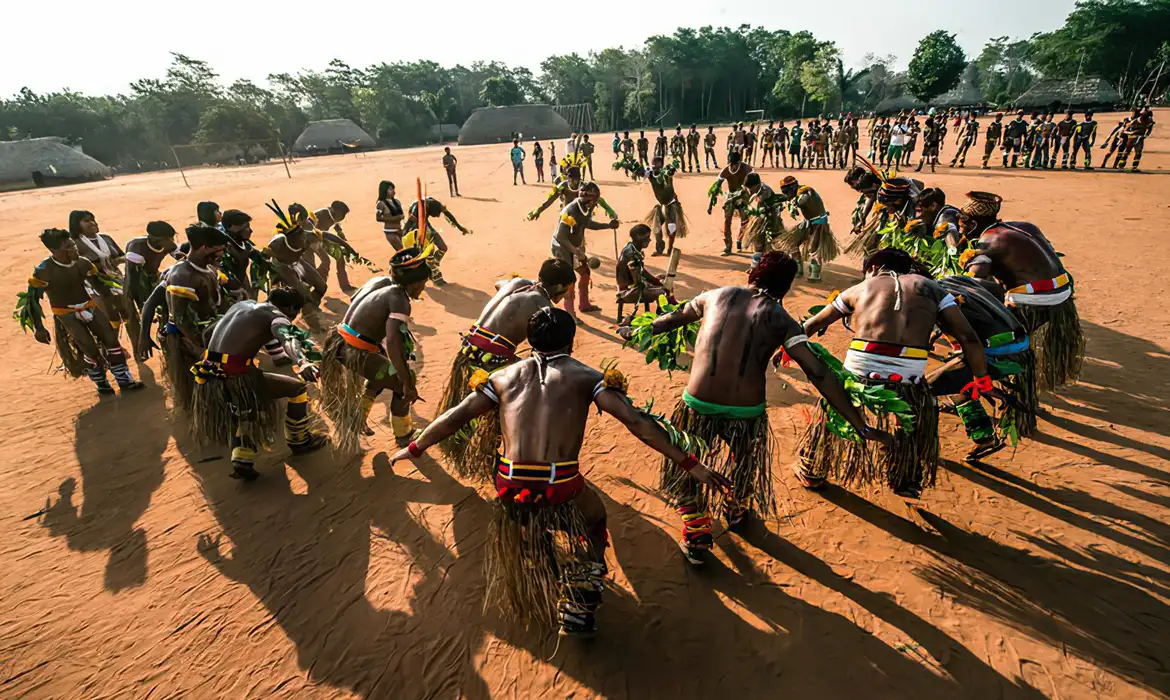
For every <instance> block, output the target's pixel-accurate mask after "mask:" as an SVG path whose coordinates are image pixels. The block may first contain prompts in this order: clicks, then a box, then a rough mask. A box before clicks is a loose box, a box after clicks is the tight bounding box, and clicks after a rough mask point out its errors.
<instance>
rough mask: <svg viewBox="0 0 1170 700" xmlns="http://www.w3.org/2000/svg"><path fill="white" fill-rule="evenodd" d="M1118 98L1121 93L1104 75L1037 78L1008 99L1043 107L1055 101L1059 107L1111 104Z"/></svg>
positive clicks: (1023, 105) (1019, 104) (1120, 98)
mask: <svg viewBox="0 0 1170 700" xmlns="http://www.w3.org/2000/svg"><path fill="white" fill-rule="evenodd" d="M1121 101H1122V97H1121V93H1120V92H1118V91H1117V88H1115V87H1113V86H1112V85H1111V84H1109V81H1108V80H1105V79H1104V78H1085V77H1082V78H1080V79H1079V80H1076V79H1071V80H1059V79H1047V80H1040V81H1037V82H1036V83H1034V84H1033V85H1032V87H1030V88H1028V89H1027V90H1025V91H1024V94H1022V95H1020V96H1019V97H1017V98H1016V99H1015V100H1013V101H1012V104H1014V105H1015V106H1016V107H1024V108H1028V107H1047V106H1049V105H1053V104H1058V103H1059V105H1060V106H1061V107H1062V108H1063V107H1064V106H1066V105H1067V106H1069V107H1096V106H1102V105H1109V106H1112V105H1115V104H1117V103H1119V102H1121Z"/></svg>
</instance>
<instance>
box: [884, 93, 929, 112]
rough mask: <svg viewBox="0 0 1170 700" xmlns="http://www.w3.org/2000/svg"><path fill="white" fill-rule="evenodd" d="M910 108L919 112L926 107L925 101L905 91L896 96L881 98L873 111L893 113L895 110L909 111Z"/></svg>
mask: <svg viewBox="0 0 1170 700" xmlns="http://www.w3.org/2000/svg"><path fill="white" fill-rule="evenodd" d="M912 109H917V110H918V111H920V112H921V111H923V110H925V109H926V103H925V102H923V101H922V100H919V99H918V98H917V97H914V96H913V95H911V94H910V93H908V92H905V93H902V94H901V95H899V96H898V97H887V98H886V99H884V100H882V101H881V102H879V103H878V106H877V108H876V110H875V111H876V112H877V113H878V114H894V113H896V112H909V111H910V110H912Z"/></svg>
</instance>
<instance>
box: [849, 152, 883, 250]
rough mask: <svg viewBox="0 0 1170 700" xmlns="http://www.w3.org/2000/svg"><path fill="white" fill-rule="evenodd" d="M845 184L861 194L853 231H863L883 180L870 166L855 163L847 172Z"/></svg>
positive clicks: (855, 213) (855, 212) (855, 210)
mask: <svg viewBox="0 0 1170 700" xmlns="http://www.w3.org/2000/svg"><path fill="white" fill-rule="evenodd" d="M845 184H847V185H849V188H850V189H851V190H853V191H854V192H856V193H857V194H858V195H860V196H859V197H858V198H857V205H856V206H854V208H853V219H852V223H853V233H854V234H857V233H860V232H861V229H862V228H863V227H864V226H865V222H866V221H868V220H869V214H870V212H871V211H873V205H874V203H875V202H876V201H877V193H878V188H880V187H881V185H882V181H881V179H880V178H878V176H877V175H874V174H873V172H872V171H870V170H869V169H868V168H866V167H864V166H861V165H855V166H853V167H852V168H850V169H849V172H847V173H845Z"/></svg>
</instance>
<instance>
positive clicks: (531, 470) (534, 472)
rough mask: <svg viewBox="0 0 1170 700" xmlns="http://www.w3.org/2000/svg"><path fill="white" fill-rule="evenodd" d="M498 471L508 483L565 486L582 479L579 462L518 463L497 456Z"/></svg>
mask: <svg viewBox="0 0 1170 700" xmlns="http://www.w3.org/2000/svg"><path fill="white" fill-rule="evenodd" d="M496 471H497V473H498V474H499V475H500V476H501V477H503V478H505V479H507V480H508V481H527V482H533V484H534V485H535V484H536V483H542V484H564V483H568V482H570V481H572V480H573V479H580V478H582V477H581V469H580V466H579V464H578V462H577V460H572V461H570V462H516V461H513V460H510V459H508V458H507V457H504V456H503V455H499V454H497V455H496Z"/></svg>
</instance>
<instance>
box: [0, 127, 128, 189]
mask: <svg viewBox="0 0 1170 700" xmlns="http://www.w3.org/2000/svg"><path fill="white" fill-rule="evenodd" d="M108 177H113V171H112V170H111V169H110V168H108V167H107V166H106V165H104V164H103V163H100V162H98V161H97V160H95V159H94V158H90V157H89V156H87V155H85V154H84V153H82V152H81V151H79V150H77V149H75V148H71V147H69V146H67V145H65V143H64V142H63V141H62V140H61V139H59V138H56V137H51V136H50V137H46V138H39V139H28V140H25V141H0V189H18V188H21V187H33V186H40V185H42V184H46V185H54V184H66V183H70V182H87V181H90V180H103V179H105V178H108Z"/></svg>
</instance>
